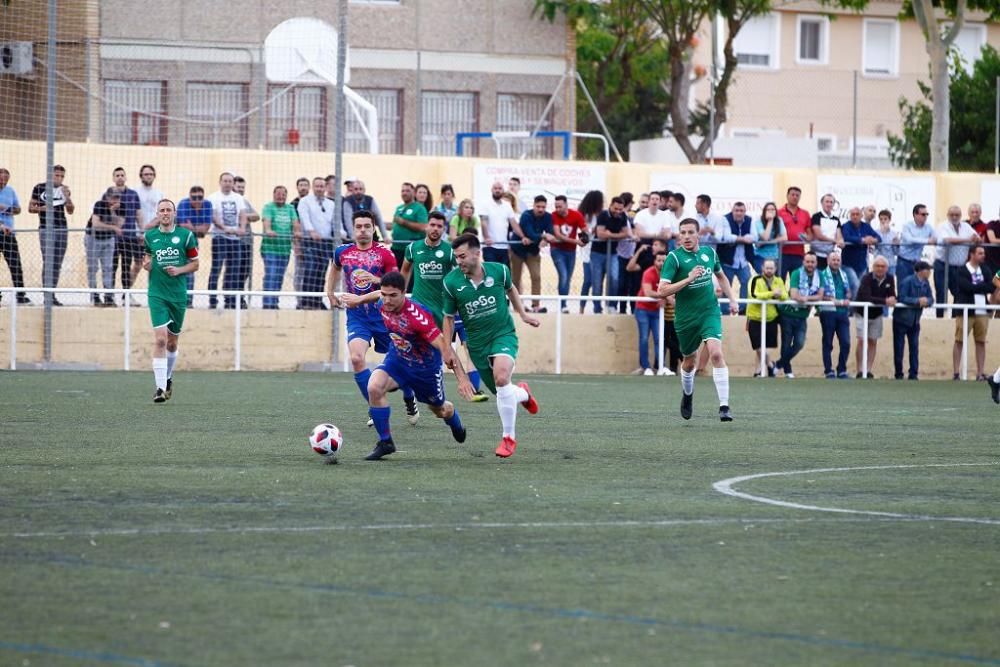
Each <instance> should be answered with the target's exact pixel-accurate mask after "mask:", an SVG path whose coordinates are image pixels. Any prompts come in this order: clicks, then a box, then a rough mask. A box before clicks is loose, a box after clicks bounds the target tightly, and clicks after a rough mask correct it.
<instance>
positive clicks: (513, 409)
mask: <svg viewBox="0 0 1000 667" xmlns="http://www.w3.org/2000/svg"><path fill="white" fill-rule="evenodd" d="M518 391H520V392H521V393H523V394H524V400H528V393H527V392H526V391H524V390H523V389H521V388H520V387H515V386H514V385H512V384H505V385H504V386H502V387H497V412H499V413H500V423H501V424H503V434H504V435H509V436H510V437H511V438H514V439H515V440H516V439H517V435H516V434H515V433H514V423H515V422H516V421H517V404H518V403H519V402H520V401H519V400H518Z"/></svg>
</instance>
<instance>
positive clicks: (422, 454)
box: [0, 370, 1000, 667]
mask: <svg viewBox="0 0 1000 667" xmlns="http://www.w3.org/2000/svg"><path fill="white" fill-rule="evenodd" d="M528 379H529V381H531V382H532V387H533V389H534V390H535V392H536V394H537V395H538V398H539V401H540V402H541V404H542V413H541V414H540V415H539V416H538V417H529V416H528V415H527V414H526V413H524V412H523V411H522V412H521V414H520V415H519V420H518V427H519V428H518V436H519V438H518V439H519V442H520V446H519V449H518V451H517V454H516V455H515V456H514V457H513V458H511V459H509V460H499V459H497V458H496V457H495V456H494V455H493V448H494V447H495V446H496V442H497V440H498V438H499V430H498V429H499V419H498V417H497V414H496V408H495V404H494V402H493V401H492V400H491V401H490V402H489V403H486V404H475V405H473V404H469V403H461V405H460V410H461V413H462V416H463V418H464V420H465V423H466V425H467V426H468V428H469V434H470V437H469V440H468V441H467V442H466V443H465V444H464V445H457V444H456V443H454V442H453V441H452V440H451V438H450V435H449V433H448V431H447V429H446V428H445V427H444V425H443V424H441V423H440V422H438V420H435V419H434V418H433V417H432V416H431V415H430V413H429V411H427V410H424V411H423V415H422V418H421V421H420V423H419V424H418V425H417V426H416V427H411V426H409V425H408V424H406V422H405V420H404V415H403V411H402V401H401V398H400V397H399V395H398V394H396V395H393V396H392V397H391V401H392V405H393V407H394V412H393V428H394V432H395V437H396V442H397V445H398V446H399V448H400V451H399V452H398V453H397V454H395V455H393V456H392V457H390V458H389V459H388V460H386V461H384V462H380V463H369V462H366V461H364V460H363V457H364V456H365V454H367V453H368V451H369V450H370V449H371V447H372V445H373V444H374V440H375V436H374V434H373V433H372V432H371V431H370V430H369V429H367V428H366V427H365V425H364V420H365V417H366V411H365V409H364V406H363V405H362V404H361V400H360V398H359V396H358V393H357V389H356V388H355V386H354V383H353V380H352V378H351V377H350V376H349V375H342V374H336V375H319V374H279V373H270V374H257V373H240V374H236V373H218V374H213V373H185V372H183V370H181V371H180V372H178V375H177V384H176V390H175V396H174V399H173V400H171V401H170V402H169V403H167V404H165V405H162V406H157V405H153V404H152V403H151V402H150V398H151V394H152V391H151V384H152V377H151V373H131V374H127V373H55V372H49V373H32V372H18V373H0V600H2V604H0V664H2V665H29V664H30V665H56V666H60V665H81V664H84V665H90V664H93V665H106V664H123V665H189V666H192V665H234V666H235V665H240V666H245V665H335V666H336V665H356V666H358V667H361V666H368V665H373V666H378V665H462V666H465V665H474V666H478V665H483V666H486V665H534V664H539V665H593V664H597V665H601V664H610V665H666V664H670V665H751V664H752V665H911V664H919V665H924V664H928V665H936V664H940V665H951V664H955V665H960V664H973V665H1000V465H998V464H1000V444H998V440H1000V438H998V429H997V423H998V422H997V418H998V416H1000V408H998V406H996V405H994V404H993V403H992V402H990V401H989V396H988V391H987V389H986V387H985V385H983V384H973V383H943V382H920V383H913V382H907V383H899V382H891V381H887V382H883V381H874V382H864V383H862V382H856V381H850V382H826V381H822V380H816V381H810V380H795V381H791V382H789V381H783V380H765V381H760V380H757V381H750V380H735V381H734V382H733V400H732V404H733V409H734V412H735V415H736V418H737V421H735V422H734V423H732V424H721V423H719V421H718V419H717V416H716V408H717V405H716V401H715V392H714V389H713V388H712V385H711V381H710V379H707V378H699V379H698V382H697V388H696V393H695V417H694V419H692V420H691V421H690V422H684V421H682V420H681V419H680V417H679V415H678V409H677V406H678V403H679V400H680V387H679V382H678V381H677V380H676V378H643V377H638V378H637V377H628V378H618V377H565V378H559V377H554V376H540V377H534V378H528ZM449 388H450V389H451V392H452V393H454V390H453V389H454V388H453V385H449ZM327 420H329V421H332V422H333V423H335V424H337V425H339V426H340V427H341V429H342V430H343V431H344V434H345V438H346V444H345V449H344V450H343V452H342V455H341V462H340V464H339V465H335V466H329V465H323V463H322V459H321V458H320V457H318V456H317V455H315V454H314V453H312V451H310V449H309V447H308V446H307V443H306V437H307V435H308V433H309V431H310V430H311V428H312V427H313V425H315V424H316V423H319V422H321V421H327ZM870 466H890V467H886V468H880V469H860V470H857V469H856V470H840V471H830V472H810V473H804V474H796V475H785V476H770V477H761V478H758V479H752V480H747V481H744V482H741V483H737V484H733V485H732V487H733V488H734V489H735V490H736V491H739V492H743V493H748V494H753V495H755V496H761V497H766V498H770V499H776V500H779V501H784V502H787V503H796V504H800V505H808V506H817V507H826V508H840V509H849V510H854V511H855V513H844V512H841V513H833V512H822V511H817V510H814V509H813V510H810V509H799V508H795V507H786V506H776V505H771V504H764V503H761V502H755V501H753V500H749V499H745V498H737V497H732V496H728V495H724V494H723V493H720V492H719V491H718V490H716V489H715V488H713V484H714V483H716V482H719V481H721V480H724V479H727V478H733V477H738V476H746V475H755V474H760V473H768V472H782V471H810V470H816V469H824V468H862V467H870ZM902 466H909V467H902ZM865 512H887V513H894V514H900V515H905V516H902V517H900V516H882V515H873V514H866V513H865ZM944 518H951V519H961V520H942V519H944Z"/></svg>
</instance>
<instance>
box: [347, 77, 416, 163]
mask: <svg viewBox="0 0 1000 667" xmlns="http://www.w3.org/2000/svg"><path fill="white" fill-rule="evenodd" d="M354 92H356V93H357V94H358V95H361V97H363V98H365V99H366V100H368V101H369V102H371V103H372V104H374V105H375V109H376V110H378V151H379V153H383V154H387V155H398V154H400V153H402V152H403V115H402V113H401V110H402V106H403V105H402V103H401V101H400V100H401V98H402V95H403V91H401V90H398V89H383V88H355V89H354ZM344 150H346V151H347V152H348V153H367V152H368V137H367V136H365V133H364V132H363V131H362V130H361V123H359V122H358V119H357V117H356V116H355V115H354V112H353V111H351V109H350V107H348V109H347V133H346V136H345V137H344Z"/></svg>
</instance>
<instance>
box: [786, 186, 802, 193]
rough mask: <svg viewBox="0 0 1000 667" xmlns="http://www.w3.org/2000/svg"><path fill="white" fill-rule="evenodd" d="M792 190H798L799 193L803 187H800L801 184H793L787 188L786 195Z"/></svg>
mask: <svg viewBox="0 0 1000 667" xmlns="http://www.w3.org/2000/svg"><path fill="white" fill-rule="evenodd" d="M790 192H798V193H799V194H802V188H800V187H799V186H797V185H793V186H791V187H790V188H788V189H787V190H785V194H786V195H787V194H788V193H790Z"/></svg>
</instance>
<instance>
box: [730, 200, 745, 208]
mask: <svg viewBox="0 0 1000 667" xmlns="http://www.w3.org/2000/svg"><path fill="white" fill-rule="evenodd" d="M737 206H742V207H743V208H746V207H747V205H746V204H744V203H743V202H741V201H738V202H736V203H734V204H733V208H736V207H737Z"/></svg>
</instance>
